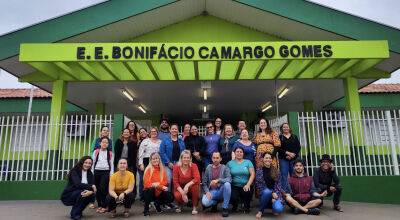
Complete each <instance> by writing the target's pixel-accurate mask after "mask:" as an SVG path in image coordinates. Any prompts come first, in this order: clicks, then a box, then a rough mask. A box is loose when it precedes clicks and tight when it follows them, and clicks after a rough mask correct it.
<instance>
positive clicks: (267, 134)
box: [253, 118, 281, 169]
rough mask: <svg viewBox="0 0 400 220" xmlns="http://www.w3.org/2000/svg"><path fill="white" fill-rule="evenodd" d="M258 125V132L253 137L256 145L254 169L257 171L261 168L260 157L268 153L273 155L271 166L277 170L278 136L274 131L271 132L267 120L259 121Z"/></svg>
mask: <svg viewBox="0 0 400 220" xmlns="http://www.w3.org/2000/svg"><path fill="white" fill-rule="evenodd" d="M259 125H260V130H259V132H258V133H257V134H256V135H254V138H253V142H254V144H256V145H257V153H256V168H257V169H259V168H261V167H263V158H262V155H263V154H264V153H265V152H270V153H271V154H274V155H275V157H274V159H273V161H272V165H273V166H274V167H275V168H277V169H279V160H278V159H277V157H276V153H277V152H278V148H279V147H280V146H281V140H280V139H279V135H278V133H277V132H276V131H274V130H272V128H271V125H270V124H269V122H268V120H267V119H263V118H262V119H260V121H259Z"/></svg>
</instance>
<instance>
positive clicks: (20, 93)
mask: <svg viewBox="0 0 400 220" xmlns="http://www.w3.org/2000/svg"><path fill="white" fill-rule="evenodd" d="M30 94H31V89H0V98H29V97H30ZM33 97H34V98H51V94H50V93H48V92H46V91H44V90H42V89H38V88H36V89H34V90H33Z"/></svg>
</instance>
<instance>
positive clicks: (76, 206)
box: [61, 189, 95, 218]
mask: <svg viewBox="0 0 400 220" xmlns="http://www.w3.org/2000/svg"><path fill="white" fill-rule="evenodd" d="M83 191H84V189H77V190H75V191H73V192H72V193H71V194H70V195H69V196H68V197H67V198H64V199H62V200H61V202H62V203H63V204H64V205H66V206H72V209H71V212H70V215H71V218H77V217H82V212H83V210H85V208H86V206H87V205H88V204H89V202H90V201H93V200H94V197H95V195H94V194H92V195H91V196H88V197H82V196H81V192H83Z"/></svg>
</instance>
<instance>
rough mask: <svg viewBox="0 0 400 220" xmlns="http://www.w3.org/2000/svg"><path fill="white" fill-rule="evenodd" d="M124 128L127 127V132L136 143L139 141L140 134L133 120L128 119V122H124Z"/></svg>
mask: <svg viewBox="0 0 400 220" xmlns="http://www.w3.org/2000/svg"><path fill="white" fill-rule="evenodd" d="M125 128H127V129H129V133H130V134H131V136H132V140H133V141H135V142H136V144H137V143H139V140H140V134H139V132H138V128H137V125H136V123H135V121H129V122H128V124H126V126H125Z"/></svg>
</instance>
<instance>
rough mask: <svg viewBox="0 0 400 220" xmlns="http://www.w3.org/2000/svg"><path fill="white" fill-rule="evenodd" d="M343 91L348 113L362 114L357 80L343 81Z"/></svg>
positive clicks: (351, 78)
mask: <svg viewBox="0 0 400 220" xmlns="http://www.w3.org/2000/svg"><path fill="white" fill-rule="evenodd" d="M343 89H344V97H345V101H346V111H351V112H360V111H361V108H360V97H359V95H358V83H357V79H355V78H353V77H348V78H345V79H343Z"/></svg>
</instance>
